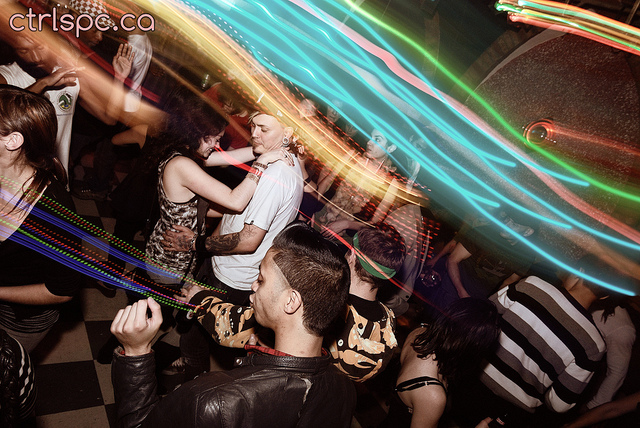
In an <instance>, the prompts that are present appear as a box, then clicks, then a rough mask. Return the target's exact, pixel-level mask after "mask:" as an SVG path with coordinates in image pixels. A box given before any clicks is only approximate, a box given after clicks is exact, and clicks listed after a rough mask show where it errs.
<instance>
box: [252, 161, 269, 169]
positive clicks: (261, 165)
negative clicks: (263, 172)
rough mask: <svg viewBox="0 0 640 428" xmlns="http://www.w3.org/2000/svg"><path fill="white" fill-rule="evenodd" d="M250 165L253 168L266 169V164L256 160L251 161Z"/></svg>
mask: <svg viewBox="0 0 640 428" xmlns="http://www.w3.org/2000/svg"><path fill="white" fill-rule="evenodd" d="M251 166H252V167H254V168H262V169H267V168H268V165H265V164H263V163H260V162H257V161H256V162H254V163H252V164H251Z"/></svg>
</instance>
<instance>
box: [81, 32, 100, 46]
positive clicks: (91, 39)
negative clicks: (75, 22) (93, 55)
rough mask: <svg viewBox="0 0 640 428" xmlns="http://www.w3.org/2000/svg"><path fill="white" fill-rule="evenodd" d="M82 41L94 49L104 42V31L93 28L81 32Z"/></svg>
mask: <svg viewBox="0 0 640 428" xmlns="http://www.w3.org/2000/svg"><path fill="white" fill-rule="evenodd" d="M103 28H104V27H103ZM80 40H82V42H83V43H84V44H85V45H87V46H89V47H90V48H93V47H95V46H97V45H98V43H100V42H101V41H102V31H100V30H98V29H97V28H96V27H92V28H91V29H89V30H87V31H82V32H80Z"/></svg>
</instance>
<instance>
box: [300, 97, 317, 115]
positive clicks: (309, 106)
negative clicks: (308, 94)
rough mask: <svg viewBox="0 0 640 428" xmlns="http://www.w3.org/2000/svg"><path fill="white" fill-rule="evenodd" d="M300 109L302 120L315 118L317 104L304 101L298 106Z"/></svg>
mask: <svg viewBox="0 0 640 428" xmlns="http://www.w3.org/2000/svg"><path fill="white" fill-rule="evenodd" d="M298 109H299V110H300V117H301V118H305V117H311V116H315V114H316V105H315V103H314V102H313V101H311V100H308V99H304V100H302V101H300V104H299V105H298Z"/></svg>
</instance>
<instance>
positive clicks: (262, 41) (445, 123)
mask: <svg viewBox="0 0 640 428" xmlns="http://www.w3.org/2000/svg"><path fill="white" fill-rule="evenodd" d="M135 3H136V4H138V5H140V6H141V7H142V9H144V10H148V11H151V12H152V13H153V14H154V16H156V17H157V18H158V19H161V20H163V21H164V22H165V23H166V24H167V25H168V27H169V28H173V29H174V30H175V34H173V37H175V38H178V39H180V40H181V43H183V44H184V45H185V46H187V47H189V48H190V49H193V51H194V52H196V51H197V52H198V53H199V59H201V61H202V63H201V64H199V67H198V69H202V68H205V69H207V68H209V69H222V70H225V71H226V72H227V73H228V74H233V75H234V76H235V81H236V82H237V83H238V85H239V86H240V87H241V88H242V89H243V91H244V93H245V94H246V96H247V97H249V98H252V99H253V100H254V101H257V100H258V99H259V100H260V104H261V105H262V106H263V107H264V108H265V109H266V110H267V111H272V112H276V111H277V112H281V113H282V119H283V120H284V121H285V122H286V123H287V124H289V125H290V126H292V127H293V128H294V129H296V130H297V131H296V132H297V133H298V134H299V136H300V139H301V140H302V141H304V142H305V143H306V144H307V145H308V146H309V147H310V150H311V151H312V152H314V154H315V155H316V156H317V157H318V158H319V159H321V160H322V161H323V162H325V163H326V162H331V163H334V164H335V163H337V162H340V160H341V159H342V157H343V156H344V154H345V153H346V151H347V148H346V147H345V145H344V144H343V142H342V141H341V140H340V139H339V138H337V137H336V136H335V135H334V134H333V133H332V132H331V131H330V130H328V129H327V128H326V126H325V125H324V124H323V123H321V122H320V121H318V120H315V119H301V118H299V117H298V115H297V114H296V113H297V104H298V101H299V99H297V98H296V97H295V96H294V95H293V94H292V88H291V85H293V86H294V89H295V90H299V91H301V92H303V93H306V94H309V95H310V96H313V97H314V98H316V99H318V100H320V101H321V102H322V103H323V104H325V105H330V106H332V107H333V108H334V109H335V110H337V111H339V113H340V114H341V115H342V116H343V117H344V118H345V119H346V120H347V121H348V122H349V123H351V124H352V125H354V126H355V127H356V128H357V129H358V130H359V131H360V132H361V133H364V134H368V133H369V132H370V131H371V129H373V128H376V129H379V130H380V131H382V133H383V134H384V135H385V136H387V137H388V138H389V140H390V141H392V142H394V143H395V144H396V145H397V146H398V148H399V149H400V150H398V151H396V152H394V153H393V154H392V155H391V157H392V158H393V159H394V160H395V161H396V162H397V163H398V161H399V160H400V152H401V153H402V154H406V155H408V156H410V157H412V158H414V159H416V160H417V161H418V162H419V163H420V165H421V168H422V169H423V171H425V172H426V173H427V174H428V177H429V179H428V180H427V181H428V182H423V183H421V184H422V185H423V186H424V187H425V188H436V187H437V188H440V189H446V191H445V193H446V200H439V202H441V203H443V204H445V205H446V206H447V207H448V208H449V209H450V210H451V211H453V212H456V211H460V212H468V211H470V210H472V211H475V212H478V213H480V214H481V215H483V216H486V217H487V218H488V219H489V220H490V221H491V222H492V223H493V224H495V225H496V226H497V227H498V228H500V230H503V231H505V232H507V233H509V234H511V235H512V236H514V237H515V238H517V239H518V240H520V241H521V242H522V243H524V244H525V245H526V246H527V247H528V248H530V249H531V250H533V251H536V252H537V253H538V254H539V255H541V256H542V257H544V258H545V259H547V260H550V261H552V262H553V263H555V264H556V265H557V266H559V267H561V268H564V269H567V270H568V271H570V272H573V273H575V274H578V275H581V273H580V272H578V271H576V270H575V269H574V268H572V267H571V266H570V263H568V262H567V260H565V258H563V256H562V255H560V254H558V252H557V251H556V250H555V249H553V248H545V247H543V246H541V245H540V244H539V243H536V242H534V241H531V240H527V239H525V238H523V237H521V236H519V235H516V234H514V233H513V232H512V231H511V230H510V229H509V228H507V227H506V226H505V225H503V224H502V223H501V222H500V221H499V220H498V219H497V218H495V217H494V214H495V213H494V210H495V209H496V208H498V207H503V206H510V207H513V208H515V209H517V210H519V211H521V212H523V213H525V214H527V215H529V216H532V217H534V218H536V219H538V220H540V221H543V222H544V225H545V227H548V228H550V229H552V230H553V231H556V232H557V233H558V234H559V235H561V236H562V237H563V238H564V239H566V240H567V241H568V242H575V241H576V240H577V239H578V238H577V237H580V238H582V237H586V238H587V239H588V240H590V241H589V242H592V241H593V242H594V244H593V245H594V246H595V247H597V248H601V247H602V245H603V244H601V242H604V243H606V245H607V247H606V252H610V254H611V256H610V259H611V260H612V261H611V263H613V264H615V265H616V266H618V267H619V268H621V269H624V270H625V271H627V272H628V273H629V274H630V275H631V276H633V277H635V278H637V279H640V267H639V266H638V265H637V263H635V262H634V261H632V260H636V259H637V258H638V257H637V256H638V251H639V250H640V233H639V232H638V231H637V230H635V229H633V228H631V227H629V226H627V225H626V224H624V223H623V222H622V221H620V220H619V219H616V218H614V217H613V216H611V215H609V214H608V213H606V212H603V211H602V210H600V209H598V208H596V207H594V206H592V205H590V204H588V203H587V202H585V201H584V200H583V198H582V197H581V194H582V193H583V192H584V191H585V190H586V189H590V188H591V187H595V188H598V189H600V190H599V191H601V192H603V194H606V193H612V194H615V195H617V196H618V197H621V198H624V199H626V200H628V201H629V202H630V203H633V204H637V202H638V201H640V196H638V194H637V193H636V192H629V191H621V190H620V189H618V188H615V187H614V186H613V185H610V184H607V183H606V181H603V180H602V179H600V178H598V177H593V176H590V175H589V173H588V172H586V171H583V170H578V169H576V168H575V167H573V166H571V165H569V164H567V163H566V162H565V161H563V160H562V159H561V158H559V157H557V156H555V155H554V154H552V153H550V152H549V151H548V150H545V149H544V148H543V147H541V146H538V145H532V144H528V143H527V142H526V140H525V139H524V138H523V137H522V135H521V132H520V131H518V130H516V129H515V128H514V127H513V126H512V125H511V124H509V123H507V122H506V121H505V120H504V119H503V118H501V117H500V115H499V114H498V113H497V112H496V111H494V110H493V109H492V107H491V106H490V105H489V104H488V103H486V102H485V101H484V100H482V99H480V98H479V97H478V96H477V95H476V94H474V93H473V91H472V90H471V89H470V88H466V87H464V85H463V84H462V82H461V81H460V80H459V79H457V77H456V76H455V75H453V74H452V73H450V72H448V71H447V70H446V69H445V68H444V67H443V66H442V65H441V64H439V63H437V61H435V59H434V57H433V56H432V55H430V53H429V52H427V51H426V50H425V49H424V48H422V47H421V46H420V45H419V44H418V43H416V42H415V41H414V40H412V39H411V38H410V37H408V36H406V35H404V34H403V33H402V31H400V30H398V29H396V28H392V27H391V26H389V25H388V24H386V23H385V22H383V21H381V20H379V19H377V18H376V17H375V16H374V14H372V13H370V12H367V11H366V10H364V9H362V8H359V7H356V6H355V5H354V4H353V3H352V2H349V1H347V2H337V1H323V2H312V1H303V0H290V1H286V0H280V1H276V0H272V1H269V2H260V1H255V0H239V1H231V0H229V1H222V0H220V1H217V0H208V1H202V0H200V1H198V0H195V1H190V2H188V3H182V2H180V1H175V0H174V1H166V2H159V1H151V0H140V1H137V2H135ZM521 3H523V2H521ZM539 3H542V2H539ZM527 4H530V3H529V2H527ZM545 4H547V6H548V4H549V2H545ZM345 5H346V6H345ZM349 7H351V8H352V9H349ZM505 7H507V6H505ZM509 7H512V8H513V7H515V6H509ZM548 7H550V6H548ZM514 10H515V9H514ZM346 16H348V17H349V21H348V22H349V25H344V24H342V23H341V20H342V18H344V17H346ZM564 19H565V20H571V19H575V20H579V19H582V20H584V19H585V18H584V17H583V16H582V15H579V14H575V15H566V16H565V17H564ZM597 24H598V25H600V26H601V27H603V28H604V27H607V28H608V30H607V31H610V30H611V28H609V27H611V23H608V22H607V21H605V20H602V21H598V22H597ZM374 25H375V27H376V28H374V27H373V26H374ZM580 25H584V22H582V21H580ZM603 34H604V33H603ZM629 37H630V38H631V40H634V41H635V42H638V40H639V39H638V38H637V36H636V35H635V34H630V35H629ZM398 40H401V43H404V44H405V46H404V47H405V48H406V46H409V47H410V48H411V49H412V50H414V51H415V52H417V53H419V54H420V56H421V57H422V58H426V59H427V60H429V61H432V62H433V63H434V64H435V66H436V67H438V68H439V69H440V70H442V72H443V74H444V75H446V76H448V77H449V78H450V79H452V80H453V81H454V82H455V83H456V84H457V85H458V86H460V87H463V88H464V89H465V90H466V92H467V93H468V94H469V95H470V96H472V97H474V98H475V99H476V101H478V103H479V104H480V105H481V106H482V107H483V108H484V109H485V110H486V111H487V112H489V113H491V114H492V115H493V116H494V117H496V119H497V121H498V123H500V125H501V129H503V131H499V130H496V129H493V128H492V127H490V126H489V125H488V124H487V123H486V122H485V121H484V120H482V119H481V118H480V116H479V115H478V114H476V112H473V111H471V110H469V109H468V108H466V107H465V106H464V105H462V104H461V103H460V102H458V101H456V100H454V99H453V98H451V97H449V96H448V95H446V94H444V93H441V92H439V91H438V90H437V89H436V88H435V87H433V85H431V83H430V82H429V79H428V78H427V77H425V76H424V75H423V74H422V73H421V72H420V71H419V70H418V68H417V67H416V66H415V65H414V64H413V63H412V62H411V61H410V60H408V59H406V58H405V57H403V55H401V54H400V53H399V51H398V50H397V49H396V47H395V46H396V43H400V42H398ZM194 68H195V67H194ZM283 82H287V84H285V83H283ZM289 82H290V83H289ZM294 92H295V91H294ZM336 101H339V102H340V103H341V104H342V105H341V106H339V105H338V103H337V102H336ZM403 128H404V129H403ZM409 134H414V135H416V136H417V137H419V138H421V139H423V140H424V141H425V143H426V146H427V148H426V149H425V150H422V151H418V150H417V149H416V148H415V147H413V146H412V145H411V144H410V143H409V142H408V138H407V137H408V135H409ZM531 150H534V151H535V152H536V153H534V155H535V154H538V155H540V156H532V154H530V153H528V152H527V151H531ZM522 169H526V170H527V171H529V173H530V174H531V177H532V179H531V180H529V181H528V182H518V181H516V180H515V179H513V175H514V172H515V171H516V170H518V171H519V170H522ZM405 175H406V174H405ZM388 184H389V183H388ZM540 189H545V190H550V191H551V192H552V194H553V196H552V197H541V196H540V193H541V192H540V191H539V190H540ZM439 197H441V196H439ZM567 204H568V208H567ZM561 207H562V208H561ZM587 250H588V249H587ZM582 276H584V275H582ZM590 279H592V280H594V281H595V282H596V283H599V284H601V285H603V286H605V287H609V288H611V289H614V290H616V291H619V292H621V293H624V294H636V291H635V290H629V289H621V288H620V287H617V286H615V285H614V284H608V283H606V282H604V281H601V280H599V279H598V278H590Z"/></svg>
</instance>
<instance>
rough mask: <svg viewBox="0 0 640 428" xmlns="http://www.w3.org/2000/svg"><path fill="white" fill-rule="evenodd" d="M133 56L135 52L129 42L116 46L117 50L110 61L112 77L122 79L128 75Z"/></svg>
mask: <svg viewBox="0 0 640 428" xmlns="http://www.w3.org/2000/svg"><path fill="white" fill-rule="evenodd" d="M134 57H135V52H134V51H133V47H131V45H130V44H128V43H126V44H125V43H123V44H121V45H120V46H118V52H117V53H116V54H115V55H114V57H113V61H112V65H113V71H114V77H115V78H116V79H118V80H121V81H124V80H125V79H126V78H127V76H129V73H131V67H132V65H133V58H134Z"/></svg>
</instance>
